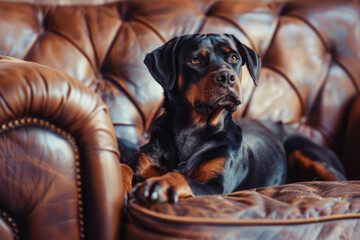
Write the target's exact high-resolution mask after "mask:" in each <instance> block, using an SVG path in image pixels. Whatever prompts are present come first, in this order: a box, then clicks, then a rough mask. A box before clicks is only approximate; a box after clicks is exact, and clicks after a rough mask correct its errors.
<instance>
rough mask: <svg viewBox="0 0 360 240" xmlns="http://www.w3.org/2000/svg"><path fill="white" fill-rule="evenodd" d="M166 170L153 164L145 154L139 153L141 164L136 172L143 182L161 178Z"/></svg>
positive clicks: (139, 163)
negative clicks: (152, 178)
mask: <svg viewBox="0 0 360 240" xmlns="http://www.w3.org/2000/svg"><path fill="white" fill-rule="evenodd" d="M164 173H165V170H164V169H162V168H160V167H159V166H157V165H155V164H153V163H152V162H151V160H150V159H149V157H148V156H147V155H146V154H145V153H139V162H138V167H137V170H136V175H138V176H140V177H141V178H142V179H143V180H145V179H148V178H151V177H157V176H161V175H163V174H164Z"/></svg>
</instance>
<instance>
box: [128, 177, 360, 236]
mask: <svg viewBox="0 0 360 240" xmlns="http://www.w3.org/2000/svg"><path fill="white" fill-rule="evenodd" d="M359 190H360V185H359V182H325V183H324V182H322V183H319V182H309V183H297V184H292V185H286V186H275V187H267V188H260V189H256V190H249V191H240V192H237V193H232V194H228V195H222V196H206V197H197V198H190V199H185V200H180V202H179V203H178V204H154V205H151V206H149V207H148V209H146V208H144V207H141V206H139V205H137V204H136V203H135V202H131V205H130V206H131V207H130V208H129V222H131V224H129V225H128V228H127V233H126V234H127V239H139V238H143V239H171V238H181V239H307V240H316V239H359V237H360V234H359V231H358V230H357V229H358V228H359V224H360V222H359V217H360V213H359V212H360V211H359V210H360V209H359ZM299 193H301V194H299ZM180 226H181V227H180Z"/></svg>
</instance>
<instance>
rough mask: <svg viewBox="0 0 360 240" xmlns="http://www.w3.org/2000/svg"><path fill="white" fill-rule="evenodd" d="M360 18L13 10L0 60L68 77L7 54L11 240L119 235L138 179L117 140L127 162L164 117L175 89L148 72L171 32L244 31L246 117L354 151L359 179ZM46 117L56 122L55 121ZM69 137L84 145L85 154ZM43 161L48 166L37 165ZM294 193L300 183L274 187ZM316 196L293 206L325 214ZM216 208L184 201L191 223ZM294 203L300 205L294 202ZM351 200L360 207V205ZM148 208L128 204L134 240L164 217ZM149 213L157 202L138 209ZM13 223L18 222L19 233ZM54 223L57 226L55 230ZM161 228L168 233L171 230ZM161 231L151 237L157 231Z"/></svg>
mask: <svg viewBox="0 0 360 240" xmlns="http://www.w3.org/2000/svg"><path fill="white" fill-rule="evenodd" d="M359 10H360V4H359V3H358V1H350V0H349V1H340V0H339V1H334V0H331V1H302V0H299V1H251V2H250V1H220V0H219V1H217V0H216V1H208V0H173V1H167V0H155V1H146V0H137V1H121V2H117V3H112V4H106V5H96V6H89V5H77V6H62V7H60V6H47V5H36V4H21V3H5V2H0V54H2V55H7V56H11V57H16V58H19V59H24V60H28V61H31V62H36V63H40V64H43V65H47V66H50V67H53V68H56V69H57V70H58V71H56V70H54V69H50V68H47V67H44V66H40V65H36V64H33V63H24V62H21V61H20V62H19V61H18V60H14V59H7V58H4V57H2V59H1V60H0V126H2V125H3V124H5V131H6V132H5V131H4V132H2V133H1V134H0V163H1V166H2V167H1V168H0V173H1V174H0V186H6V187H1V188H0V196H1V197H0V209H1V210H3V211H4V214H5V216H6V217H5V216H2V217H0V237H1V239H2V237H3V236H4V239H7V238H10V237H9V236H10V235H11V233H12V234H14V236H15V237H16V236H18V235H19V234H20V236H22V237H26V238H29V239H47V238H48V236H49V234H50V235H52V236H55V237H59V238H62V237H65V236H67V237H68V238H73V239H78V238H81V234H82V233H84V234H85V235H86V237H88V238H94V239H115V238H117V237H119V235H120V234H121V229H120V221H121V218H120V216H121V214H120V210H121V208H122V205H123V193H124V189H127V188H128V184H129V179H130V176H131V173H129V172H128V170H129V169H127V168H126V167H125V166H124V165H119V164H118V157H119V155H118V151H117V149H116V147H117V146H116V141H115V136H116V137H117V138H118V139H120V141H119V142H120V143H123V145H121V146H120V147H121V151H122V152H121V155H122V156H126V155H127V151H126V147H129V146H130V147H134V148H136V147H138V146H140V145H142V144H144V143H145V142H146V141H147V140H148V139H149V136H150V131H151V128H152V123H153V120H154V118H156V116H158V115H159V113H160V112H161V101H162V89H161V88H160V86H159V85H158V84H157V83H156V82H155V81H154V80H153V79H152V77H151V76H150V74H149V73H148V71H147V69H146V68H145V65H144V64H143V59H144V56H145V54H146V53H148V52H150V51H151V50H153V49H155V48H156V47H158V46H160V45H161V44H163V43H164V42H165V41H167V40H169V39H171V38H172V37H174V36H176V35H181V34H186V33H197V32H201V33H209V32H220V33H231V34H234V35H235V36H237V37H238V38H239V39H240V40H241V41H242V42H244V43H245V44H247V45H249V46H250V47H252V48H253V49H255V50H256V51H257V52H258V53H259V55H260V56H261V58H262V70H261V73H260V78H259V80H258V82H259V86H258V87H255V86H254V85H253V83H252V81H251V79H250V76H249V74H248V72H247V70H246V68H243V71H244V74H243V75H244V77H245V79H244V81H243V83H242V84H243V86H244V90H245V93H246V95H245V99H246V103H245V104H244V105H243V106H241V108H240V109H239V110H238V111H237V112H236V114H235V118H240V117H249V118H257V119H269V120H273V121H283V122H285V123H287V124H290V125H292V126H294V127H295V128H297V129H298V130H299V132H301V133H304V134H305V135H307V136H310V137H311V138H312V139H314V140H315V141H317V142H319V143H320V144H323V145H326V146H329V147H331V148H332V149H334V150H335V151H336V153H337V154H338V155H339V156H340V157H342V156H343V157H342V160H343V163H344V165H345V168H346V169H347V173H348V175H349V177H350V178H351V179H359V178H360V175H359V172H360V164H359V162H360V159H359V150H358V149H359V147H358V139H359V135H360V133H359V130H358V129H359V126H358V124H357V122H358V121H357V119H358V116H359V115H358V113H359V112H360V109H359V107H358V106H359V104H358V103H359V100H357V101H355V104H353V105H352V102H353V101H354V98H355V97H356V96H357V95H358V93H359V87H360V68H359V67H358V65H359V64H358V63H359V58H360V55H359V52H360V35H359V28H360V27H359V24H360V19H359V18H360V15H359V12H360V11H359ZM90 90H91V91H90ZM93 92H95V93H97V94H96V95H97V96H99V97H100V98H101V100H102V101H101V100H100V99H99V98H98V97H97V96H96V95H95V94H94V93H93ZM103 102H104V103H105V104H103ZM349 112H350V115H349ZM108 114H109V115H110V119H109V118H108ZM21 119H23V120H24V121H25V123H26V121H27V120H28V119H30V120H29V121H30V122H31V124H30V125H27V124H25V125H21V124H19V126H15V127H16V128H15V129H13V127H14V125H15V120H18V121H20V120H21ZM34 119H36V122H35V123H34V122H33V121H34ZM41 120H44V121H43V122H42V123H40V121H41ZM348 120H349V124H348ZM46 122H48V123H49V126H46V125H44V124H45V123H46ZM9 124H10V125H9ZM51 124H54V125H53V126H54V128H53V129H52V128H51ZM347 126H349V128H347ZM57 129H60V130H59V131H60V134H59V133H58V132H57ZM63 131H65V135H62V132H63ZM67 134H70V135H69V136H71V137H70V139H74V141H75V142H76V145H77V146H78V147H79V151H80V155H79V159H76V158H77V157H76V156H77V153H76V152H74V148H73V147H72V145H71V143H72V140H71V141H69V140H68V139H67V138H66V137H67V136H68V135H67ZM64 136H65V138H64ZM50 139H51V141H50ZM60 153H61V154H60ZM39 155H41V156H44V158H41V159H39V158H38V157H36V156H39ZM19 156H21V157H19ZM45 156H46V157H45ZM9 159H14V161H10V160H9ZM15 160H16V161H15ZM77 162H78V164H79V165H80V166H81V167H80V168H77V167H76V164H77ZM42 166H46V168H44V167H42ZM76 171H81V174H80V179H81V185H82V186H83V185H84V189H81V191H84V194H83V195H84V196H82V197H84V199H83V201H84V203H83V204H84V205H85V207H84V209H83V210H84V215H83V216H82V217H80V214H78V213H79V212H82V211H80V209H79V207H80V205H81V204H79V199H78V198H79V196H78V194H77V191H78V189H77V184H78V183H77V182H78V181H77V180H76V178H77V175H79V174H77V173H76ZM36 172H38V174H34V173H36ZM11 174H13V175H11ZM34 175H35V176H38V178H34ZM14 176H21V178H20V177H17V178H14ZM71 176H73V177H72V178H71ZM26 179H29V180H27V181H26ZM64 179H66V181H65V180H64ZM125 182H126V184H125ZM45 183H48V184H50V183H51V184H50V185H46V184H45ZM32 184H33V185H32ZM35 184H36V185H35ZM316 184H318V185H317V186H316V188H317V189H318V190H317V192H318V193H317V194H318V196H323V194H325V193H326V192H327V191H328V190H329V188H331V187H334V188H335V189H337V190H336V191H339V192H341V191H344V189H347V191H352V190H356V189H357V184H352V183H349V184H348V185H347V184H345V188H343V186H341V185H339V184H338V183H329V184H330V185H327V184H325V183H316ZM49 186H50V187H49ZM295 187H297V185H295ZM292 188H294V186H293V185H288V186H284V188H276V191H275V190H274V191H275V192H277V193H281V192H284V191H285V192H287V191H290V190H289V189H292ZM309 189H310V188H308V186H307V185H306V187H304V188H300V189H297V191H296V192H297V193H298V194H299V195H295V196H294V195H289V196H288V197H289V199H297V198H300V199H301V197H302V196H304V199H305V200H304V201H305V203H306V204H309V205H310V206H312V199H313V198H311V199H310V200H311V201H310V200H306V199H307V198H306V197H305V196H307V195H306V194H307V193H308V190H309ZM33 190H36V192H33ZM59 190H61V191H59ZM272 190H273V189H272V188H269V189H268V190H266V191H272ZM263 191H265V190H263ZM275 192H274V193H275ZM239 194H240V195H241V193H239ZM235 195H236V196H238V195H237V194H235ZM3 196H7V197H3ZM256 196H257V195H256ZM65 197H66V199H69V200H68V201H67V202H66V204H65V202H64V201H62V200H63V199H64V198H65ZM261 197H262V196H261ZM271 197H274V195H271ZM343 197H344V198H346V196H343ZM14 199H21V200H24V199H26V201H21V200H17V201H14ZM214 199H217V197H211V198H201V199H199V200H195V201H193V200H191V199H188V200H184V201H185V202H184V205H183V206H185V207H184V208H183V209H182V210H181V211H184V212H185V213H187V214H191V212H192V210H193V209H194V213H196V212H201V211H204V214H205V215H206V214H210V213H211V211H209V212H208V211H207V209H208V208H205V207H204V208H203V207H202V205H203V204H206V203H207V202H209V203H211V204H213V200H214ZM247 199H248V198H245V200H244V201H247ZM250 200H251V198H249V201H250ZM196 201H199V203H198V204H195V203H196ZM202 201H203V202H202ZM226 201H227V200H225V203H226ZM326 201H327V200H324V202H319V203H318V204H319V206H322V205H323V204H325V205H324V206H327V205H326V204H327V202H326ZM36 203H37V204H36ZM225 203H224V204H225ZM265 203H267V202H266V201H265ZM187 204H189V205H187ZM191 204H193V205H191ZM199 204H200V205H199ZM211 204H210V205H211ZM214 204H215V206H216V203H214ZM278 204H280V205H281V203H278ZM289 204H290V207H291V205H292V204H293V203H289ZM314 204H315V203H314ZM349 204H350V205H351V206H356V205H354V204H357V201H355V200H354V202H350V203H349ZM34 206H37V207H35V208H34ZM188 206H190V207H188ZM206 206H207V205H206ZM211 206H212V205H211ZM211 206H210V207H209V208H211ZM239 206H240V207H244V206H242V205H241V204H240V205H239ZM314 206H315V205H314ZM172 207H174V206H172ZM273 207H274V206H273V205H271V204H270V205H266V207H265V208H264V209H260V210H259V212H258V213H259V214H260V215H261V214H263V215H264V216H266V213H267V212H269V211H270V212H273V210H276V208H275V207H274V208H273ZM135 208H136V206H135V205H134V204H133V205H131V206H130V208H129V209H130V213H131V214H133V215H129V217H131V218H132V220H131V222H130V224H129V225H128V229H129V232H130V234H129V235H128V237H129V236H133V235H131V234H142V233H143V232H142V231H145V230H144V229H142V227H143V226H141V225H136V224H134V223H136V222H141V221H145V220H146V221H148V220H149V221H150V222H151V221H155V220H156V221H157V220H159V219H158V216H157V215H156V214H155V213H154V214H153V215H152V216H153V217H154V219H150V218H149V219H146V218H145V217H144V219H142V216H141V215H139V214H137V215H135V210H136V211H137V210H139V208H136V209H135ZM197 208H199V209H197ZM169 209H170V210H169ZM188 209H191V211H189V210H188ZM196 209H197V210H196ZM244 209H245V210H244V211H247V210H246V209H247V208H244ZM295 209H296V208H295ZM309 209H312V210H311V211H313V212H315V213H317V212H318V211H323V209H322V208H321V209H318V208H316V207H314V208H311V207H310V208H309ZM148 210H149V209H146V208H145V207H144V208H142V209H140V210H139V211H140V212H142V211H143V212H147V211H148ZM165 210H166V211H167V210H169V211H168V212H164V214H170V215H171V214H172V215H176V214H174V212H172V211H173V210H171V208H166V209H164V211H165ZM210 210H211V209H210ZM131 211H132V212H131ZM151 211H155V209H151ZM261 211H264V212H261ZM325 211H328V209H325ZM0 213H1V212H0ZM29 213H31V214H29ZM46 213H49V214H46ZM319 213H320V212H319ZM348 213H350V212H345V215H346V214H348ZM330 214H333V212H332V211H330ZM8 216H12V217H10V219H11V220H12V221H9V217H8ZM161 216H162V217H163V215H161ZM261 216H262V215H261ZM341 216H343V215H341ZM351 216H352V215H351ZM224 217H227V215H225V216H224ZM237 217H238V218H240V217H241V216H240V215H237ZM273 217H274V218H276V217H278V216H273ZM302 217H303V218H307V216H305V215H303V216H302ZM169 218H171V217H169ZM82 219H83V220H84V224H85V225H84V226H85V227H83V228H84V229H82V224H80V221H82ZM165 219H166V218H165ZM357 219H358V216H357V215H356V216H354V220H351V221H348V217H346V219H345V220H344V221H341V220H336V219H335V220H333V219H332V220H331V222H329V224H330V223H334V224H335V225H333V226H335V227H332V226H330V225H321V224H320V225H321V226H320V225H311V226H310V228H309V229H310V230H306V226H305V225H306V224H305V225H304V227H305V228H302V229H304V230H301V231H310V232H313V231H318V230H316V229H319V228H321V229H323V230H322V231H319V234H324V232H326V231H330V230H329V229H333V230H334V231H337V229H338V226H346V228H347V229H348V227H349V226H357V225H356V224H358V220H357ZM13 220H17V223H15V226H14V225H13V223H14V221H13ZM156 221H155V222H156ZM199 221H202V220H201V219H199ZM254 221H255V222H254V226H253V227H252V229H254V231H255V230H257V223H256V221H257V220H254ZM45 222H46V223H49V227H44V225H42V224H43V223H45ZM157 223H159V224H160V223H161V224H162V225H161V228H162V229H165V230H166V227H167V226H168V225H167V222H164V221H163V220H161V221H160V220H159V222H157ZM312 223H313V222H310V223H309V224H312ZM326 223H328V222H326ZM177 224H178V225H174V226H175V227H174V228H171V230H169V231H172V230H174V232H175V233H176V232H177V231H175V230H176V229H177V228H179V229H181V226H182V225H181V224H185V223H184V222H182V221H179V222H178V223H177ZM259 224H260V225H261V223H259ZM337 224H338V225H337ZM59 226H61V227H59ZM144 226H148V225H144ZM294 226H295V225H287V228H288V229H290V230H291V231H290V232H291V234H295V235H294V236H299V235H297V234H299V233H298V232H297V231H300V230H296V227H294ZM307 226H308V225H307ZM322 226H324V227H322ZM272 227H273V226H272V225H269V226H266V228H263V229H264V231H263V233H264V234H266V232H267V231H270V230H269V229H271V231H272V230H274V231H277V230H276V229H278V232H281V229H282V228H272ZM148 228H150V227H148ZM159 228H160V227H159ZM220 228H223V229H224V231H225V230H226V229H228V228H231V226H224V224H222V227H217V230H219V229H220ZM29 229H32V230H33V231H28V230H29ZM35 229H36V230H35ZM134 229H136V231H137V233H136V231H135V230H134ZM204 229H206V231H207V230H208V228H204ZM242 229H245V230H246V228H242ZM349 229H351V228H349ZM17 231H20V233H19V234H17V233H16V232H17ZM83 231H84V232H83ZM146 231H147V230H146ZM151 231H153V230H151V229H150V230H149V229H148V232H147V234H151ZM162 231H163V230H162ZM206 231H205V232H204V234H206ZM30 232H31V233H30ZM330 232H331V231H330ZM219 233H221V231H220V232H219ZM222 233H224V232H222ZM236 233H238V232H236ZM251 233H254V232H251ZM144 234H145V233H144ZM274 234H275V232H274ZM352 234H354V236H355V233H352ZM25 235H26V236H25ZM170 235H171V234H170ZM170 235H169V236H170ZM140 236H141V235H140ZM149 236H150V235H149ZM155 236H158V234H155ZM251 236H252V235H251ZM254 236H258V235H254ZM261 236H264V235H261ZM261 236H260V237H261ZM274 236H275V235H274ZM289 236H291V235H289ZM311 236H313V235H311ZM346 236H353V235H351V234H350V235H346ZM300 237H301V236H300ZM10 239H11V238H10ZM295 239H296V238H295ZM310 239H311V238H310Z"/></svg>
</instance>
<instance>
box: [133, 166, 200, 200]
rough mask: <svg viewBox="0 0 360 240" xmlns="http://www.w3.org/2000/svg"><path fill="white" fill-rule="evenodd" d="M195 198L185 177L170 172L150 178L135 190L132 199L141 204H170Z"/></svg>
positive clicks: (139, 184)
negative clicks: (183, 199) (182, 199)
mask: <svg viewBox="0 0 360 240" xmlns="http://www.w3.org/2000/svg"><path fill="white" fill-rule="evenodd" d="M191 196H194V194H193V192H192V190H191V188H190V186H189V184H188V183H187V181H186V179H185V177H184V176H183V175H182V174H180V173H177V172H169V173H166V174H165V175H162V176H159V177H153V178H149V179H147V180H146V181H144V182H140V183H138V184H136V185H135V187H134V188H133V191H132V194H131V197H132V198H135V199H136V200H138V201H139V202H141V203H154V202H161V203H164V202H170V203H176V202H177V201H178V199H179V198H187V197H191Z"/></svg>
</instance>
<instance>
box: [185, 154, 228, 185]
mask: <svg viewBox="0 0 360 240" xmlns="http://www.w3.org/2000/svg"><path fill="white" fill-rule="evenodd" d="M225 163H226V158H214V159H212V160H209V161H207V162H205V163H203V164H201V165H200V166H198V167H197V168H195V169H194V170H192V171H190V172H189V173H188V174H187V175H188V176H189V177H190V178H192V179H194V180H196V181H198V182H201V183H206V182H208V181H210V180H211V179H213V178H215V177H216V176H218V175H219V174H221V173H223V172H224V168H225Z"/></svg>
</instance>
